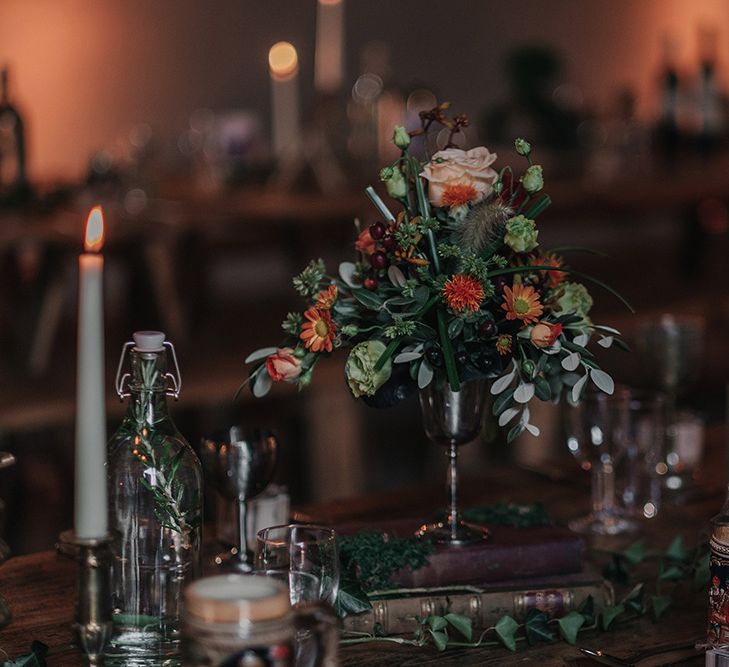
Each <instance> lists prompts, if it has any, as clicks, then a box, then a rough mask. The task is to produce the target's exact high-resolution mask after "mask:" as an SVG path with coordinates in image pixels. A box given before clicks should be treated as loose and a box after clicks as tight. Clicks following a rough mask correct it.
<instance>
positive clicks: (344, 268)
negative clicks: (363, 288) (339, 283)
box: [339, 262, 359, 287]
mask: <svg viewBox="0 0 729 667" xmlns="http://www.w3.org/2000/svg"><path fill="white" fill-rule="evenodd" d="M356 273H357V265H356V264H354V263H352V262H342V263H341V264H340V265H339V277H340V278H341V279H342V280H343V281H344V282H345V283H346V284H347V285H349V286H350V287H359V285H358V283H357V281H356V279H355V275H356Z"/></svg>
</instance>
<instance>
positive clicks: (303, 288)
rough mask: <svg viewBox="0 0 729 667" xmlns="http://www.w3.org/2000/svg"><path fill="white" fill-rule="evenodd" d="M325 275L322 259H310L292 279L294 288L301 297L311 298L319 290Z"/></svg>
mask: <svg viewBox="0 0 729 667" xmlns="http://www.w3.org/2000/svg"><path fill="white" fill-rule="evenodd" d="M325 275H326V266H325V265H324V261H323V260H321V259H317V260H316V261H314V260H311V261H310V262H309V264H308V265H307V267H306V268H305V269H304V270H303V271H302V272H301V273H300V274H299V275H298V276H296V277H295V278H294V279H293V283H294V289H295V290H296V291H297V292H298V293H299V294H300V295H301V296H303V297H305V298H308V299H311V298H313V297H314V296H315V295H316V293H317V292H318V291H319V289H320V287H321V283H322V281H323V280H324V277H325Z"/></svg>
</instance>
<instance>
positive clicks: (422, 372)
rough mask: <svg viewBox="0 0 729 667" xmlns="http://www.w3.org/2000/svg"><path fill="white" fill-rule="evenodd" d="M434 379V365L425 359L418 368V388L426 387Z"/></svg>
mask: <svg viewBox="0 0 729 667" xmlns="http://www.w3.org/2000/svg"><path fill="white" fill-rule="evenodd" d="M432 381H433V367H432V366H431V365H430V364H429V363H428V362H427V361H426V360H425V359H423V361H422V363H421V364H420V368H419V369H418V388H419V389H425V388H426V387H427V386H428V385H429V384H430V383H431V382H432Z"/></svg>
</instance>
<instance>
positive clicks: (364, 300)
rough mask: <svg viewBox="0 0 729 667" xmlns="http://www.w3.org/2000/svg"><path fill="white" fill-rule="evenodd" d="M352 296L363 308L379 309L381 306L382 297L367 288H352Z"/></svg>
mask: <svg viewBox="0 0 729 667" xmlns="http://www.w3.org/2000/svg"><path fill="white" fill-rule="evenodd" d="M352 296H353V297H354V298H355V299H357V301H359V302H360V303H361V304H362V305H363V306H364V307H365V308H369V309H370V310H380V309H381V308H382V303H383V301H382V298H381V297H379V296H377V294H375V293H374V292H370V290H368V289H353V290H352Z"/></svg>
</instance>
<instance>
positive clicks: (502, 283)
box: [496, 276, 509, 292]
mask: <svg viewBox="0 0 729 667" xmlns="http://www.w3.org/2000/svg"><path fill="white" fill-rule="evenodd" d="M508 282H509V281H508V280H507V279H506V278H505V277H504V276H499V277H498V278H496V291H497V292H503V291H504V287H506V285H507V284H508Z"/></svg>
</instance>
